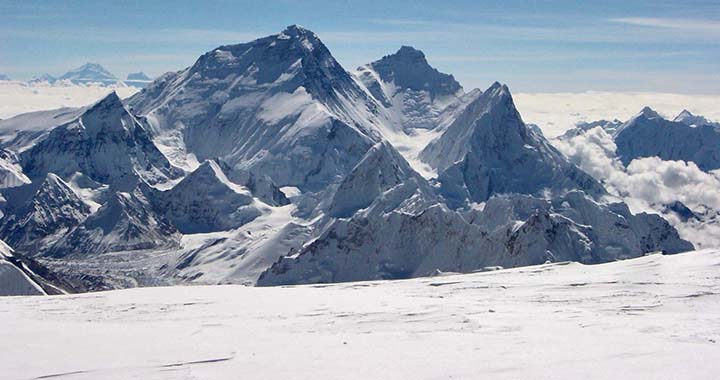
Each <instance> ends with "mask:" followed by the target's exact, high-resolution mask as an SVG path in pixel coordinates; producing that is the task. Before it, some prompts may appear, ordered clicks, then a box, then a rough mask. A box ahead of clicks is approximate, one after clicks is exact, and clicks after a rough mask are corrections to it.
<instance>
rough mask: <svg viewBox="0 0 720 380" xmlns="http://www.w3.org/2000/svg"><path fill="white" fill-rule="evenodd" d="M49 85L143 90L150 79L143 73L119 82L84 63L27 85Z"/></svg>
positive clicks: (99, 68)
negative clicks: (60, 84) (59, 74)
mask: <svg viewBox="0 0 720 380" xmlns="http://www.w3.org/2000/svg"><path fill="white" fill-rule="evenodd" d="M2 80H5V81H9V80H11V79H10V78H9V77H8V76H7V75H2V74H0V81H2ZM43 82H47V83H49V84H55V83H62V82H66V83H72V84H85V85H87V84H95V85H100V86H117V85H121V86H133V87H138V88H144V87H145V86H147V85H148V84H149V83H150V82H152V78H150V77H149V76H147V75H146V74H145V73H143V72H138V73H131V74H128V76H127V79H126V80H124V81H123V80H120V79H118V78H117V77H116V76H115V75H113V74H112V73H111V72H110V71H108V70H107V69H105V68H104V67H103V66H102V65H100V64H97V63H86V64H84V65H82V66H80V67H78V68H76V69H73V70H70V71H68V72H67V73H65V74H63V75H61V76H59V77H55V76H53V75H50V74H47V73H45V74H42V75H40V76H37V77H35V78H33V79H32V80H30V81H29V83H33V84H35V83H43Z"/></svg>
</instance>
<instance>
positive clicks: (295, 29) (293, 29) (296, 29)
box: [282, 24, 315, 36]
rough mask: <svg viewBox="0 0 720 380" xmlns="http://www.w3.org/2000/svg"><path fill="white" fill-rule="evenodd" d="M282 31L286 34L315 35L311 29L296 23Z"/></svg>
mask: <svg viewBox="0 0 720 380" xmlns="http://www.w3.org/2000/svg"><path fill="white" fill-rule="evenodd" d="M282 33H283V34H285V35H288V36H301V35H313V36H314V35H315V33H313V32H312V31H310V30H308V29H305V28H303V27H302V26H300V25H297V24H292V25H289V26H288V27H286V28H285V30H283V31H282Z"/></svg>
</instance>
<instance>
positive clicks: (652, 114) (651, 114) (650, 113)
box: [638, 106, 662, 119]
mask: <svg viewBox="0 0 720 380" xmlns="http://www.w3.org/2000/svg"><path fill="white" fill-rule="evenodd" d="M638 116H644V117H646V118H648V119H658V118H660V119H661V118H662V116H660V114H658V113H657V112H656V111H655V110H654V109H652V108H650V107H649V106H645V107H644V108H643V109H642V110H641V111H640V113H639V114H638Z"/></svg>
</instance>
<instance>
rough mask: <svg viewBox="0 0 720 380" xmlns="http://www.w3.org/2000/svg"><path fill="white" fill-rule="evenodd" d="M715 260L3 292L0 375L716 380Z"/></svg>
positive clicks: (719, 330) (718, 306)
mask: <svg viewBox="0 0 720 380" xmlns="http://www.w3.org/2000/svg"><path fill="white" fill-rule="evenodd" d="M718 266H720V252H718V251H717V250H704V251H697V252H690V253H686V254H681V255H673V256H663V255H650V256H646V257H642V258H638V259H633V260H625V261H619V262H614V263H609V264H602V265H594V266H586V265H582V264H578V263H567V262H563V263H555V264H544V265H539V266H533V267H525V268H517V269H510V270H500V271H491V272H485V273H476V274H467V275H454V274H443V275H442V276H437V277H432V278H422V279H412V280H407V281H374V282H358V283H346V284H329V285H328V284H325V285H315V286H296V287H282V288H250V287H243V286H193V287H160V288H147V289H130V290H122V291H112V292H101V293H91V294H82V295H70V296H56V297H15V298H6V299H3V300H2V302H0V313H1V314H2V315H3V323H2V324H0V336H1V337H2V339H3V340H2V341H3V343H4V345H3V356H2V359H0V373H2V374H3V378H5V379H8V380H15V379H30V378H47V377H55V378H67V379H77V380H82V379H129V378H141V379H147V380H154V379H178V378H181V379H182V378H200V379H208V380H213V379H237V378H263V379H287V378H293V379H317V378H328V379H408V378H411V379H438V378H457V379H471V378H494V379H530V378H532V379H556V378H562V379H570V378H583V379H614V378H624V379H660V378H670V379H673V378H693V379H713V378H716V377H717V373H718V371H720V363H718V361H717V360H716V359H717V357H718V356H719V355H720V347H719V346H718V343H717V342H718V340H720V324H718V323H717V318H718V314H719V313H720V287H719V286H718V281H717V276H718V272H717V268H718ZM259 337H260V338H259ZM518 350H520V351H518ZM28 358H32V359H33V360H32V363H31V364H28ZM349 358H350V359H349Z"/></svg>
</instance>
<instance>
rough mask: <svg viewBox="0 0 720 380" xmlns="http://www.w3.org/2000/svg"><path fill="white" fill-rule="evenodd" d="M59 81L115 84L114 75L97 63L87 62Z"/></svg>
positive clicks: (64, 75)
mask: <svg viewBox="0 0 720 380" xmlns="http://www.w3.org/2000/svg"><path fill="white" fill-rule="evenodd" d="M60 79H61V80H64V79H68V80H70V81H71V82H73V83H75V84H78V83H102V84H112V83H117V81H118V80H117V78H116V77H115V75H113V74H112V73H110V72H109V71H108V70H107V69H105V68H104V67H102V65H100V64H99V63H92V62H88V63H86V64H84V65H82V66H80V67H78V68H76V69H73V70H70V71H68V72H67V73H65V74H63V76H61V77H60Z"/></svg>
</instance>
